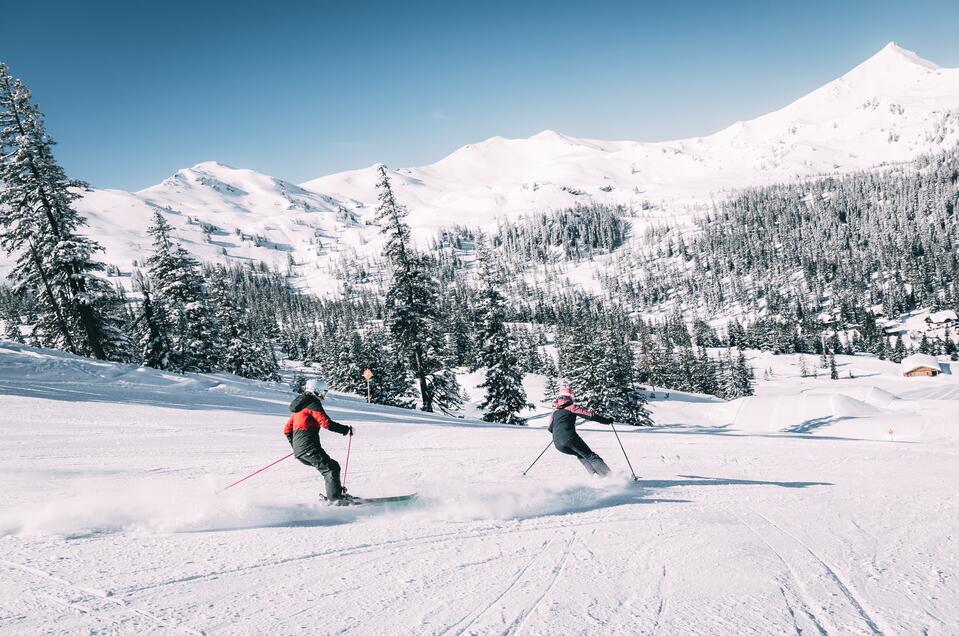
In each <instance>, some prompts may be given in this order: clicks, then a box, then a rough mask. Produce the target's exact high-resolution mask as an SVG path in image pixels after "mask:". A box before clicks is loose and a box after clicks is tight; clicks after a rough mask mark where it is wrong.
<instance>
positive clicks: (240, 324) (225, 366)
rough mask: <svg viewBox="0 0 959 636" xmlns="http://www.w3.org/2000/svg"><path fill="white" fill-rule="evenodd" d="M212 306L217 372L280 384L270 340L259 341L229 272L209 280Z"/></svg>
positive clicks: (220, 270)
mask: <svg viewBox="0 0 959 636" xmlns="http://www.w3.org/2000/svg"><path fill="white" fill-rule="evenodd" d="M210 280H211V283H210V291H209V302H210V306H211V307H212V311H213V320H214V321H215V323H216V333H217V339H216V350H215V351H214V354H213V357H214V359H215V360H216V369H218V370H222V371H227V372H229V373H233V374H235V375H238V376H240V377H244V378H252V379H254V380H268V381H273V382H275V381H279V379H280V375H279V365H278V364H277V362H276V356H275V355H274V354H273V344H272V340H271V339H270V338H262V337H256V336H255V335H254V333H253V329H252V326H251V324H250V317H249V316H248V315H247V312H246V310H245V308H243V307H242V306H241V305H240V304H239V303H238V302H237V299H236V290H235V289H234V288H233V287H232V284H231V282H230V279H229V278H228V276H227V272H226V271H225V270H224V269H223V268H222V267H218V268H216V269H214V270H213V273H212V276H211V277H210Z"/></svg>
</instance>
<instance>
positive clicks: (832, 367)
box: [829, 353, 839, 380]
mask: <svg viewBox="0 0 959 636" xmlns="http://www.w3.org/2000/svg"><path fill="white" fill-rule="evenodd" d="M829 379H830V380H838V379H839V369H837V368H836V354H834V353H830V354H829Z"/></svg>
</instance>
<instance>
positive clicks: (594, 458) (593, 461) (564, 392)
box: [549, 387, 613, 477]
mask: <svg viewBox="0 0 959 636" xmlns="http://www.w3.org/2000/svg"><path fill="white" fill-rule="evenodd" d="M554 406H555V409H556V410H554V411H553V415H552V416H551V417H550V418H549V432H550V433H552V434H553V446H555V447H556V450H558V451H559V452H561V453H565V454H566V455H573V456H574V457H576V458H577V459H579V461H580V462H581V463H582V464H583V466H584V467H585V468H586V471H587V472H588V473H589V474H590V475H599V476H600V477H605V476H606V475H608V474H609V466H607V465H606V462H604V461H603V458H602V457H600V456H599V455H597V454H596V453H594V452H593V449H591V448H590V447H589V446H588V445H587V444H586V442H585V441H584V440H583V438H582V437H580V436H579V434H578V433H577V432H576V417H577V416H579V417H583V418H586V419H587V420H593V421H594V422H599V423H600V424H610V423H612V421H613V420H611V419H609V418H608V417H603V416H602V415H595V414H594V413H592V412H591V411H587V410H586V409H584V408H582V407H579V406H576V404H574V400H573V391H572V389H569V388H567V387H563V388H562V389H560V391H559V397H558V398H556V404H555V405H554Z"/></svg>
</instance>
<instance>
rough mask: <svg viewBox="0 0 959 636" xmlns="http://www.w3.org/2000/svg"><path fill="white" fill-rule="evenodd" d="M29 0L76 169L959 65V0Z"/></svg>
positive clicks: (633, 119) (572, 119) (60, 136)
mask: <svg viewBox="0 0 959 636" xmlns="http://www.w3.org/2000/svg"><path fill="white" fill-rule="evenodd" d="M788 4H789V5H790V6H786V5H787V3H783V2H768V1H767V2H737V3H732V2H729V3H719V2H694V1H687V2H673V3H665V2H656V3H645V2H638V1H634V2H612V1H608V2H569V3H567V2H562V1H555V2H517V1H515V0H514V1H513V2H499V1H497V0H487V1H484V2H465V1H460V0H446V1H445V2H415V1H410V2H395V1H394V2H388V3H387V2H382V3H381V2H375V1H372V0H370V1H354V2H350V1H347V0H343V1H341V2H336V3H333V2H281V1H277V2H272V3H267V2H257V3H247V2H243V1H242V0H237V1H235V2H218V1H213V2H200V1H196V2H180V1H179V0H166V1H164V2H154V3H151V2H140V3H135V2H109V1H105V2H93V3H81V2H63V3H58V2H43V3H39V2H35V3H26V2H17V3H11V4H8V6H5V7H4V9H3V21H4V24H3V26H0V60H3V61H5V62H7V64H8V65H9V66H10V68H11V70H12V72H13V73H14V75H16V76H17V77H20V78H21V79H23V81H24V82H25V83H26V84H27V85H28V86H29V87H30V88H31V89H32V90H33V92H34V96H35V99H36V100H37V102H38V103H39V104H40V107H41V109H42V110H43V111H44V112H45V113H46V115H47V125H48V128H49V129H50V132H51V133H52V134H53V135H54V137H55V138H56V139H57V140H58V142H59V144H60V145H59V146H58V148H57V156H58V157H59V158H60V160H61V161H62V162H63V164H64V166H65V167H66V169H67V171H68V174H70V176H72V177H75V178H79V179H84V180H86V181H89V182H90V183H92V184H93V185H95V186H97V187H116V188H124V189H131V190H132V189H139V188H142V187H146V186H148V185H151V184H153V183H156V182H158V181H160V180H162V179H164V178H165V177H167V176H169V175H170V174H172V173H173V172H174V171H175V170H177V169H178V168H181V167H185V166H190V165H193V164H196V163H198V162H200V161H206V160H217V161H221V162H223V163H228V164H230V165H234V166H238V167H248V168H253V169H256V170H260V171H262V172H266V173H268V174H272V175H275V176H278V177H281V178H284V179H287V180H290V181H294V182H300V181H304V180H307V179H310V178H314V177H318V176H321V175H324V174H329V173H331V172H337V171H340V170H346V169H351V168H359V167H363V166H366V165H369V164H371V163H374V162H376V161H385V162H386V163H388V164H389V165H391V166H395V167H401V166H408V165H420V164H424V163H430V162H432V161H435V160H437V159H439V158H441V157H442V156H444V155H446V154H447V153H449V152H451V151H452V150H454V149H456V148H458V147H459V146H461V145H463V144H466V143H470V142H475V141H480V140H482V139H485V138H487V137H491V136H493V135H503V136H507V137H525V136H529V135H531V134H534V133H536V132H539V131H540V130H543V129H546V128H550V129H554V130H558V131H560V132H563V133H566V134H569V135H573V136H581V137H595V138H606V139H637V140H643V141H652V140H665V139H674V138H678V137H686V136H693V135H701V134H708V133H710V132H714V131H715V130H718V129H720V128H722V127H724V126H726V125H728V124H729V123H731V122H733V121H736V120H739V119H748V118H751V117H755V116H757V115H760V114H762V113H765V112H768V111H770V110H772V109H775V108H777V107H780V106H783V105H785V104H786V103H788V102H790V101H792V100H793V99H795V98H797V97H799V96H800V95H802V94H804V93H806V92H808V91H809V90H811V89H813V88H816V87H817V86H820V85H822V84H824V83H825V82H827V81H829V80H830V79H832V78H834V77H836V76H838V75H840V74H842V73H843V72H845V71H847V70H849V69H850V68H852V67H853V66H855V65H856V64H858V63H859V62H861V61H863V60H865V59H866V58H867V57H869V56H870V55H872V54H873V53H875V52H876V51H878V50H879V49H880V48H882V46H884V45H885V44H886V43H887V42H889V41H891V40H894V41H896V42H897V43H898V44H900V45H901V46H903V47H905V48H907V49H911V50H914V51H916V52H917V53H919V55H921V56H923V57H925V58H927V59H931V60H933V61H935V62H937V63H939V64H941V65H943V66H959V38H957V37H956V34H957V33H959V14H957V13H956V11H955V4H954V2H946V1H932V0H928V1H925V0H916V1H913V2H910V3H905V2H902V1H901V0H897V1H895V2H886V1H884V0H875V1H872V2H857V1H844V2H816V1H807V2H795V3H788Z"/></svg>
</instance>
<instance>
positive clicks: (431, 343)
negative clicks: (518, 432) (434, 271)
mask: <svg viewBox="0 0 959 636" xmlns="http://www.w3.org/2000/svg"><path fill="white" fill-rule="evenodd" d="M379 174H380V180H379V182H378V183H377V186H376V187H377V190H378V191H379V201H380V203H379V206H378V207H377V210H376V219H377V221H379V222H380V223H381V225H382V228H381V232H382V233H383V235H384V236H385V237H386V244H385V246H384V248H383V255H384V256H385V257H386V259H387V260H388V261H389V263H390V266H391V268H392V276H391V281H390V288H389V290H388V291H387V294H386V311H387V314H388V316H387V325H388V326H389V329H390V333H391V335H392V336H393V338H394V340H395V342H396V346H397V348H398V349H399V350H400V351H402V352H403V353H404V355H405V357H406V358H407V360H408V364H409V367H410V369H411V370H412V373H413V376H414V377H415V378H416V382H417V384H418V385H419V391H420V400H421V402H422V409H423V410H424V411H427V412H431V411H433V407H434V406H437V407H439V408H440V410H442V411H445V412H448V411H450V410H453V409H456V408H458V407H459V406H460V404H462V398H461V397H460V389H459V384H458V383H457V381H456V375H455V374H454V373H453V372H452V370H450V369H448V368H447V367H446V363H447V358H448V354H447V343H446V341H445V339H444V335H443V333H442V331H441V327H442V320H441V317H440V315H439V312H438V305H439V303H438V301H437V295H436V287H437V284H436V281H435V280H434V279H433V277H432V276H431V275H430V272H429V268H428V262H427V260H426V258H424V257H422V256H420V255H418V254H416V253H415V252H413V251H412V248H411V246H410V241H411V238H410V227H409V225H407V223H406V221H405V219H406V216H407V214H408V213H407V211H406V208H405V207H404V206H402V205H400V204H399V203H398V202H397V201H396V198H395V196H394V195H393V188H392V186H391V185H390V179H389V176H388V175H387V173H386V167H385V166H380V169H379Z"/></svg>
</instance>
